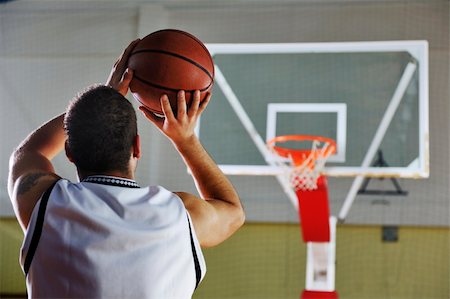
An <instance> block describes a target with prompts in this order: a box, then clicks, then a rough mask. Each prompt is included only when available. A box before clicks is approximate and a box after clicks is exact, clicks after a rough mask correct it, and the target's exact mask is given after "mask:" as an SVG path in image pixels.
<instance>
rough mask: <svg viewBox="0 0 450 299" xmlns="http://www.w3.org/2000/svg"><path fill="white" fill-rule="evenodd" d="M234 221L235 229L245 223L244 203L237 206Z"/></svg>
mask: <svg viewBox="0 0 450 299" xmlns="http://www.w3.org/2000/svg"><path fill="white" fill-rule="evenodd" d="M233 218H234V221H233V228H234V230H235V231H236V230H238V229H239V228H240V227H241V226H243V225H244V223H245V211H244V208H243V207H242V205H239V206H238V207H236V212H235V213H234V217H233Z"/></svg>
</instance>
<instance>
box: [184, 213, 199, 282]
mask: <svg viewBox="0 0 450 299" xmlns="http://www.w3.org/2000/svg"><path fill="white" fill-rule="evenodd" d="M187 219H188V224H189V235H190V237H191V247H192V255H193V257H194V267H195V279H196V282H195V288H196V289H197V287H198V285H199V284H200V280H201V279H202V269H201V268H200V262H199V261H198V256H197V250H195V244H194V237H193V236H192V229H191V221H190V220H189V216H188V217H187Z"/></svg>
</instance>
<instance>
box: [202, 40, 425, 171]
mask: <svg viewBox="0 0 450 299" xmlns="http://www.w3.org/2000/svg"><path fill="white" fill-rule="evenodd" d="M207 46H208V48H209V50H210V51H211V54H212V55H213V58H214V62H215V64H216V78H215V87H214V90H213V99H212V101H211V103H210V104H209V106H208V108H207V110H206V111H205V113H204V114H203V116H202V118H201V120H200V122H199V125H198V127H197V133H198V134H199V137H200V139H201V141H202V143H203V145H204V146H205V148H206V149H207V150H208V152H209V153H210V154H211V156H212V157H213V158H214V159H215V161H216V162H217V163H218V164H219V166H220V167H221V169H222V170H223V171H224V172H225V173H226V174H230V175H278V174H280V171H281V170H280V169H278V168H277V167H276V166H274V164H272V163H271V159H272V158H271V153H270V152H269V151H268V150H267V148H266V145H265V143H266V141H267V140H269V139H271V138H272V137H275V136H279V135H319V136H325V137H328V138H332V139H334V140H336V143H337V152H336V154H335V155H334V156H332V157H331V158H330V159H329V161H328V163H327V164H326V167H325V170H324V172H325V174H327V175H329V176H358V175H364V176H367V177H403V178H425V177H428V176H429V153H428V45H427V42H425V41H389V42H348V43H312V44H310V43H307V44H305V43H294V44H209V45H207ZM293 146H294V145H293ZM380 153H381V154H382V157H383V159H384V162H385V163H384V164H380V163H378V162H379V161H378V160H379V157H380Z"/></svg>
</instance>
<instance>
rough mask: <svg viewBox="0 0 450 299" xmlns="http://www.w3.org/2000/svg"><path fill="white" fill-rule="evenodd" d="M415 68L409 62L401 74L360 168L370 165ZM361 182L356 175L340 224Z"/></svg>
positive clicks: (344, 205) (362, 179) (413, 64)
mask: <svg viewBox="0 0 450 299" xmlns="http://www.w3.org/2000/svg"><path fill="white" fill-rule="evenodd" d="M416 68H417V65H416V62H415V61H412V62H409V63H408V64H407V66H406V68H405V70H404V72H403V75H402V77H401V78H400V81H399V83H398V85H397V88H396V90H395V92H394V95H393V96H392V99H391V101H390V103H389V106H388V107H387V109H386V112H385V113H384V116H383V118H382V120H381V122H380V125H379V126H378V129H377V131H376V133H375V136H374V137H373V139H372V143H371V144H370V146H369V149H368V150H367V153H366V155H365V157H364V159H363V162H362V164H361V167H362V168H366V167H369V166H370V163H371V162H372V160H373V158H374V157H375V155H376V153H377V150H378V148H379V147H380V145H381V142H382V141H383V138H384V135H385V134H386V131H387V129H388V127H389V125H390V123H391V121H392V119H393V118H394V115H395V112H396V111H397V108H398V106H399V105H400V102H401V100H402V98H403V95H404V94H405V92H406V89H407V88H408V85H409V83H410V82H411V79H412V77H413V75H414V72H415V71H416ZM363 181H364V176H363V175H358V176H356V177H355V180H354V181H353V184H352V186H351V187H350V190H349V192H348V194H347V197H346V198H345V201H344V204H343V205H342V208H341V210H340V212H339V217H338V219H339V221H341V222H342V221H344V220H345V218H346V217H347V214H348V212H349V210H350V207H351V206H352V204H353V202H354V201H355V198H356V194H357V193H358V190H359V188H360V187H361V185H362V183H363Z"/></svg>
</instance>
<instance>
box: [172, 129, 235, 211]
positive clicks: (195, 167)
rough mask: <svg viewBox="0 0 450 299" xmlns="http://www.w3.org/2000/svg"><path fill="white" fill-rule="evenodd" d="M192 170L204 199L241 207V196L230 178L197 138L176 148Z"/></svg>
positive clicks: (194, 137)
mask: <svg viewBox="0 0 450 299" xmlns="http://www.w3.org/2000/svg"><path fill="white" fill-rule="evenodd" d="M176 147H177V149H178V151H179V152H180V154H181V156H182V157H183V159H184V161H185V163H186V165H187V166H188V167H189V169H190V170H191V173H192V175H193V177H194V180H195V183H196V185H197V189H198V191H199V192H200V195H201V196H202V197H203V198H215V199H219V200H223V201H226V202H228V203H231V204H233V205H236V206H241V203H240V200H239V196H238V194H237V193H236V191H235V189H234V187H233V186H232V184H231V182H230V181H229V180H228V178H227V177H226V176H225V175H224V174H223V172H222V171H221V170H220V169H219V167H218V166H217V165H216V163H215V162H214V161H213V160H212V158H211V157H210V156H209V154H208V153H207V152H206V150H205V149H204V148H203V146H202V145H201V143H200V141H199V140H198V138H197V137H196V136H193V137H192V138H191V139H190V140H189V142H184V143H183V144H181V145H177V146H176Z"/></svg>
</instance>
